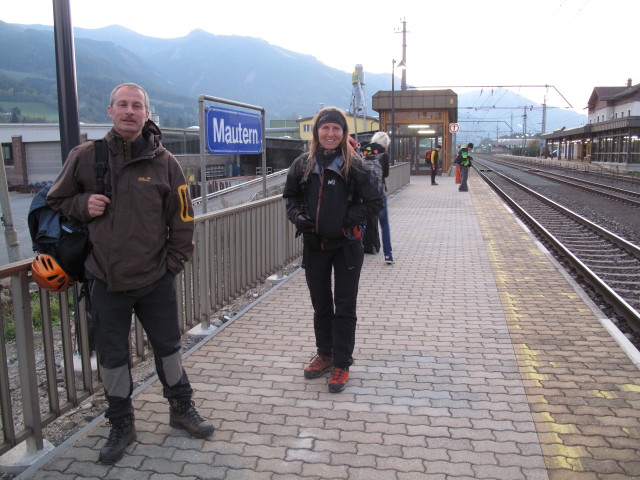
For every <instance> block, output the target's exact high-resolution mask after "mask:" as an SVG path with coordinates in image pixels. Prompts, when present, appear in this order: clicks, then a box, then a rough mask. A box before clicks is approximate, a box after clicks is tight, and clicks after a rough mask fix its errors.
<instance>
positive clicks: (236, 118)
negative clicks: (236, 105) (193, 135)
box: [205, 107, 263, 154]
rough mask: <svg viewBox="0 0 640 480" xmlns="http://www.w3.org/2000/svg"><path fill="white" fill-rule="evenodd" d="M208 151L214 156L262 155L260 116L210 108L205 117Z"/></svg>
mask: <svg viewBox="0 0 640 480" xmlns="http://www.w3.org/2000/svg"><path fill="white" fill-rule="evenodd" d="M205 132H206V145H207V151H208V152H209V153H212V154H231V153H247V154H252V153H261V152H262V142H263V138H262V121H261V117H260V115H256V114H252V113H248V112H239V111H236V110H230V109H227V108H220V107H208V108H207V109H206V115H205Z"/></svg>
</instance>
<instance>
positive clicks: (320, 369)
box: [304, 355, 333, 379]
mask: <svg viewBox="0 0 640 480" xmlns="http://www.w3.org/2000/svg"><path fill="white" fill-rule="evenodd" d="M331 367H333V357H329V356H327V355H316V356H315V357H313V358H312V359H311V363H310V364H309V365H307V366H306V367H305V369H304V378H308V379H311V378H318V377H320V376H322V374H323V373H324V372H326V371H328V370H329V369H330V368H331Z"/></svg>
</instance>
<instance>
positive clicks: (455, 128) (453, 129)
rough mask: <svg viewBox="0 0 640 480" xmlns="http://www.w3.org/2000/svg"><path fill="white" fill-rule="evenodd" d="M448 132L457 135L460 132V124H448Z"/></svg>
mask: <svg viewBox="0 0 640 480" xmlns="http://www.w3.org/2000/svg"><path fill="white" fill-rule="evenodd" d="M449 131H450V132H451V133H458V132H459V131H460V124H459V123H450V124H449Z"/></svg>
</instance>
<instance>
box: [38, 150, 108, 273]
mask: <svg viewBox="0 0 640 480" xmlns="http://www.w3.org/2000/svg"><path fill="white" fill-rule="evenodd" d="M94 145H95V152H96V155H95V160H96V185H97V193H99V194H101V195H105V191H106V190H108V187H107V186H105V183H107V184H108V183H109V182H108V179H107V182H105V177H107V171H108V159H109V147H108V145H107V142H105V141H104V140H94ZM50 188H51V185H49V186H47V187H44V188H43V189H42V190H40V191H39V192H38V193H37V194H36V196H35V197H34V199H33V200H32V202H31V206H30V208H29V214H28V217H27V222H28V224H29V233H30V234H31V241H32V247H33V251H34V252H35V253H44V254H47V255H51V256H52V257H54V258H55V259H56V261H57V262H58V264H59V265H60V267H61V268H62V269H63V270H64V271H65V273H66V274H67V275H69V276H70V277H71V278H73V279H74V280H75V281H77V282H84V281H85V277H84V261H85V260H86V258H87V256H88V255H89V252H90V251H91V242H90V241H89V231H88V230H87V226H86V225H85V224H84V223H81V222H78V221H77V220H74V219H72V218H67V217H65V216H64V215H62V214H60V213H59V212H56V211H55V210H53V209H51V208H50V207H49V205H47V193H49V189H50ZM109 193H110V192H109Z"/></svg>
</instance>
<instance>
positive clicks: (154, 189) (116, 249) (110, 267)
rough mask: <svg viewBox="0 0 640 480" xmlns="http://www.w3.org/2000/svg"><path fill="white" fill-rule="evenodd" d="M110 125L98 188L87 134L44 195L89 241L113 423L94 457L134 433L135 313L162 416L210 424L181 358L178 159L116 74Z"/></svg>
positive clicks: (201, 433)
mask: <svg viewBox="0 0 640 480" xmlns="http://www.w3.org/2000/svg"><path fill="white" fill-rule="evenodd" d="M107 111H108V113H109V116H110V117H111V120H112V121H113V128H112V129H111V130H110V131H109V132H108V133H107V134H106V135H105V137H104V140H105V142H106V143H107V145H108V147H109V161H108V173H107V180H106V184H107V188H106V191H105V195H100V194H97V193H95V192H96V183H97V182H96V173H95V169H96V167H95V160H94V158H95V154H94V146H93V145H94V144H93V142H86V143H83V144H81V145H79V146H77V147H75V148H74V149H73V150H71V152H70V153H69V156H68V158H67V160H66V161H65V163H64V166H63V168H62V172H61V173H60V175H59V176H58V178H57V179H56V181H55V182H54V184H53V186H52V187H51V190H50V191H49V194H48V196H47V202H48V204H49V205H50V206H51V207H52V208H53V209H55V210H58V211H60V212H61V213H62V214H63V215H65V216H67V217H72V218H75V219H76V220H78V221H80V222H88V229H89V237H90V239H91V243H92V244H93V249H92V251H91V253H90V254H89V257H88V258H87V260H86V261H85V269H86V277H87V279H88V280H87V281H88V282H89V291H90V295H89V300H90V302H91V303H90V304H91V315H92V318H93V320H94V321H95V322H96V329H97V330H96V347H97V350H98V358H99V361H100V366H101V367H102V379H103V383H104V391H105V396H106V398H107V402H108V407H107V411H106V413H105V417H106V418H107V419H108V421H109V424H110V426H111V429H110V432H109V438H108V439H107V442H106V444H105V445H104V446H103V447H102V448H101V450H100V455H99V458H98V460H99V461H100V462H102V463H106V464H113V463H115V462H117V461H118V460H120V458H122V456H123V455H124V451H125V449H126V447H127V445H129V444H131V443H132V442H133V441H134V440H135V439H136V429H135V424H134V420H135V418H134V411H133V405H132V402H131V394H132V392H133V381H132V379H131V363H130V349H129V332H130V329H131V317H132V313H133V312H135V314H136V316H137V317H138V319H139V320H140V323H141V324H142V326H143V328H144V330H145V332H146V334H147V337H148V339H149V342H150V343H151V346H152V348H153V354H154V357H155V366H156V370H157V373H158V377H159V379H160V382H161V383H162V388H163V395H164V397H165V398H167V399H168V400H169V424H170V425H171V426H172V427H175V428H180V429H184V430H186V431H187V432H188V433H189V434H190V435H191V436H193V437H197V438H207V437H209V436H211V434H212V433H213V426H212V425H210V424H209V423H207V422H206V421H205V420H204V419H203V418H202V417H200V415H199V414H198V412H197V411H196V409H195V406H194V402H193V401H192V400H191V397H192V395H193V390H192V388H191V384H190V383H189V379H188V377H187V374H186V372H185V371H184V369H183V367H182V352H181V332H180V326H179V323H178V304H177V298H176V275H177V274H178V273H179V272H180V271H181V270H182V269H183V268H184V265H185V263H186V262H187V261H188V260H189V259H190V258H191V256H192V254H193V231H194V218H193V206H192V204H191V199H190V198H189V193H188V192H189V190H188V189H187V185H186V181H185V178H184V174H183V172H182V168H181V166H180V164H179V163H178V161H177V160H176V159H175V157H174V156H173V155H172V154H171V153H169V151H168V150H166V149H165V148H164V147H163V146H162V144H161V143H160V139H161V137H162V135H161V132H160V129H159V128H158V127H157V126H156V125H155V124H154V123H153V122H151V121H150V120H149V97H148V95H147V92H146V91H145V90H144V89H143V88H142V87H140V86H139V85H136V84H133V83H123V84H121V85H118V86H117V87H115V88H114V89H113V91H112V92H111V98H110V103H109V106H108V108H107Z"/></svg>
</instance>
